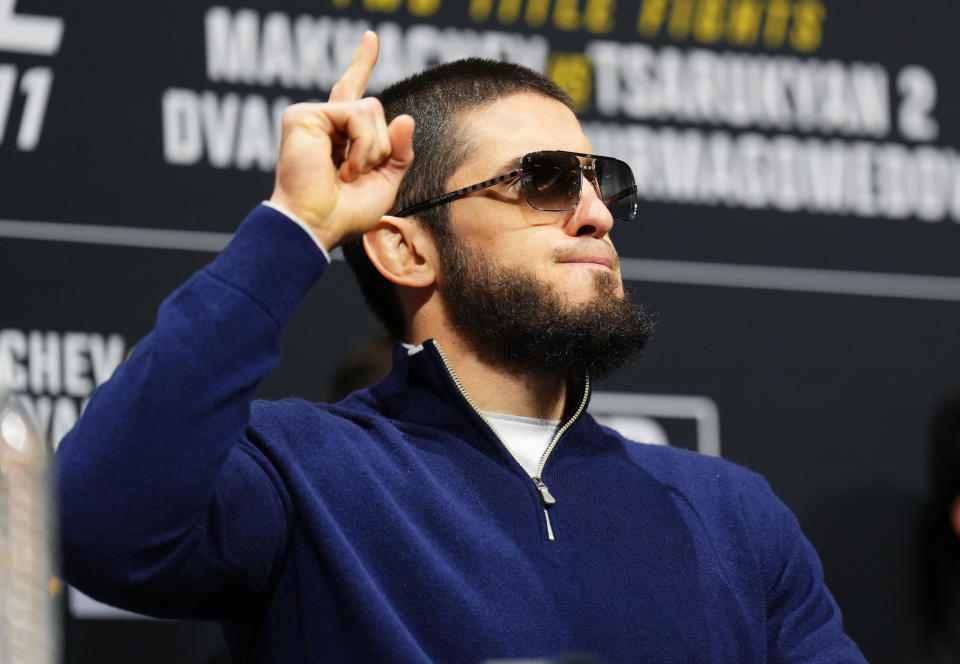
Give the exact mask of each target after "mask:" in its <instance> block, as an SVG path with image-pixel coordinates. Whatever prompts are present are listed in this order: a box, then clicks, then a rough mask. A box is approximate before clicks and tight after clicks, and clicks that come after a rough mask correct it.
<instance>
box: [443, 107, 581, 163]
mask: <svg viewBox="0 0 960 664" xmlns="http://www.w3.org/2000/svg"><path fill="white" fill-rule="evenodd" d="M458 124H459V125H460V130H461V131H462V132H464V134H465V136H464V138H465V139H466V140H468V141H470V143H472V145H473V148H474V149H473V150H471V155H470V158H468V159H467V160H466V161H465V162H464V163H463V165H462V166H463V170H470V171H477V170H480V171H482V172H483V173H484V174H487V175H486V176H487V177H492V176H493V175H499V174H502V173H507V172H510V171H512V170H516V169H517V168H519V167H520V160H521V159H522V157H523V155H525V154H527V153H529V152H536V151H538V150H569V151H571V152H590V151H591V149H590V142H589V141H588V140H587V138H586V136H584V134H583V130H582V129H581V127H580V122H579V121H578V120H577V118H576V116H575V115H574V114H573V112H572V111H571V110H570V109H569V108H567V106H565V105H564V104H563V103H561V102H560V101H557V100H556V99H553V98H552V97H547V96H545V95H542V94H539V93H528V92H522V93H517V94H513V95H509V96H507V97H503V98H501V99H498V100H497V101H495V102H492V103H490V104H486V105H484V106H482V107H480V108H474V109H471V110H470V111H468V112H466V113H464V114H463V116H462V117H461V118H460V122H459V123H458Z"/></svg>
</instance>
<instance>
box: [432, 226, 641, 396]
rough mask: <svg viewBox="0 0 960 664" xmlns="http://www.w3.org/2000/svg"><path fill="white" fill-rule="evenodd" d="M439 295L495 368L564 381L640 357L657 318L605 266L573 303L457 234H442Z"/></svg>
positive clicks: (596, 374) (605, 371)
mask: <svg viewBox="0 0 960 664" xmlns="http://www.w3.org/2000/svg"><path fill="white" fill-rule="evenodd" d="M440 265H441V269H442V270H443V279H442V280H441V283H440V286H439V288H440V294H441V295H442V296H443V299H444V302H445V303H446V306H447V310H448V313H449V315H450V318H451V322H452V323H453V325H454V327H455V328H456V329H457V330H458V331H459V332H460V333H461V334H463V335H464V336H465V337H466V338H467V339H468V340H469V341H470V342H471V344H472V345H473V347H474V350H475V351H476V352H477V353H478V355H479V356H480V357H481V358H482V359H484V360H485V361H487V362H489V363H490V364H492V365H494V366H500V367H502V368H504V369H506V370H512V371H520V372H524V373H527V372H529V373H538V374H553V375H561V376H563V377H564V378H567V379H582V378H583V376H584V374H589V375H590V376H591V377H592V378H604V377H606V376H609V375H610V374H611V373H612V372H614V371H616V370H618V369H621V368H623V367H624V366H626V365H628V364H629V363H630V362H632V361H633V360H634V359H636V358H638V357H639V356H640V355H641V354H642V352H643V349H644V347H645V346H646V344H647V341H648V340H649V339H650V337H651V336H652V334H653V328H654V319H653V317H652V316H651V315H650V314H649V313H648V312H647V311H646V310H645V309H644V308H643V307H642V306H640V305H637V304H634V303H633V302H631V301H630V298H629V297H628V296H627V295H626V294H624V295H623V296H620V295H619V294H618V293H617V286H618V282H617V279H616V277H615V276H614V275H613V274H611V273H609V272H598V273H597V275H596V287H597V294H596V296H594V297H593V299H591V300H590V301H588V302H584V303H582V304H576V305H571V304H569V303H567V302H565V301H564V299H563V297H562V295H561V294H560V293H558V292H557V290H556V289H555V288H554V287H552V286H551V285H550V284H549V283H547V282H545V281H543V280H541V279H539V278H537V277H536V276H535V275H533V274H532V273H531V272H529V271H527V270H524V269H521V268H510V267H506V266H504V265H501V264H499V263H497V262H496V261H495V260H494V259H492V258H491V257H490V256H488V255H487V254H486V253H484V252H483V250H481V249H480V248H479V247H477V246H476V245H472V244H468V242H467V241H466V240H464V239H463V238H462V237H460V236H459V235H458V234H457V233H454V232H451V233H449V234H448V236H447V237H445V238H444V246H443V247H442V251H441V255H440Z"/></svg>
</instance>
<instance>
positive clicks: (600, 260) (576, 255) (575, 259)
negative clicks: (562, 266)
mask: <svg viewBox="0 0 960 664" xmlns="http://www.w3.org/2000/svg"><path fill="white" fill-rule="evenodd" d="M555 257H556V260H557V262H558V263H587V264H594V265H601V266H603V267H605V268H607V269H610V270H613V269H615V268H616V267H617V266H618V265H619V264H620V257H619V256H617V254H616V252H615V251H613V249H603V248H599V247H590V248H573V249H567V250H560V251H558V252H555Z"/></svg>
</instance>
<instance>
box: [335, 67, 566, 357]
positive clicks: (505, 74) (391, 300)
mask: <svg viewBox="0 0 960 664" xmlns="http://www.w3.org/2000/svg"><path fill="white" fill-rule="evenodd" d="M523 92H531V93H535V94H541V95H544V96H546V97H549V98H551V99H555V100H557V101H559V102H560V103H562V104H564V105H565V106H566V107H567V108H569V109H570V110H571V111H572V110H573V101H572V100H571V99H570V95H568V94H567V93H566V92H565V91H564V90H563V88H561V87H560V86H558V85H557V84H556V83H554V82H553V81H551V80H550V79H549V78H547V77H546V76H544V75H543V74H540V73H537V72H535V71H533V70H532V69H528V68H527V67H523V66H521V65H518V64H513V63H509V62H499V61H496V60H484V59H480V58H467V59H464V60H457V61H455V62H448V63H446V64H442V65H439V66H437V67H434V68H432V69H428V70H426V71H424V72H421V73H419V74H415V75H414V76H411V77H410V78H406V79H404V80H402V81H399V82H398V83H394V84H393V85H391V86H389V87H388V88H386V89H385V90H384V91H383V92H382V93H381V94H380V102H381V103H382V104H383V109H384V113H385V115H386V118H387V122H389V121H390V120H392V119H393V118H395V117H397V116H398V115H402V114H407V115H411V116H413V119H414V120H415V121H416V130H415V131H414V135H413V149H414V153H415V157H414V161H413V165H412V166H411V167H410V170H409V171H408V172H407V174H406V176H404V178H403V182H401V183H400V188H399V190H398V191H397V198H396V200H395V201H394V204H393V207H392V208H391V209H390V212H393V213H395V212H398V211H400V210H402V209H403V208H405V207H409V206H411V205H414V204H416V203H419V202H420V201H423V200H426V199H428V198H432V197H434V196H439V195H440V194H443V193H445V192H444V187H445V186H446V183H447V180H448V178H449V176H450V174H451V173H453V171H455V170H456V169H457V168H459V167H460V165H462V164H463V162H464V161H466V160H467V159H468V158H469V157H470V156H471V154H472V153H473V150H474V148H475V146H474V145H473V144H472V143H471V142H470V140H469V137H466V136H464V134H463V132H461V131H460V122H461V117H462V114H463V113H464V112H466V111H469V110H473V109H477V108H480V107H482V106H485V105H487V104H491V103H493V102H495V101H497V100H499V99H502V98H504V97H508V96H510V95H514V94H518V93H523ZM449 217H450V213H449V208H448V207H447V206H446V205H440V206H438V207H435V208H432V209H430V210H425V211H423V212H420V213H419V214H417V216H416V219H417V221H419V222H420V223H421V224H423V225H424V226H425V227H426V228H427V229H429V230H430V232H431V233H433V236H434V237H435V238H436V240H437V244H438V245H439V246H440V247H441V250H442V247H443V245H444V241H445V239H446V234H447V232H448V228H447V222H448V220H449ZM343 253H344V256H345V257H346V259H347V263H348V264H349V265H350V267H351V268H352V269H353V272H354V274H355V275H356V277H357V281H358V282H359V284H360V289H361V291H363V295H364V297H365V298H366V300H367V304H368V305H369V306H370V309H371V310H372V311H373V313H374V315H375V316H376V317H377V319H378V320H379V321H380V322H381V323H382V324H383V326H384V327H385V328H386V330H387V333H388V334H389V335H390V337H391V338H393V339H394V340H401V339H403V338H404V336H405V335H406V332H407V331H406V322H405V320H404V315H403V309H402V307H401V306H400V299H399V297H398V296H397V291H396V287H395V286H394V284H393V283H391V282H390V281H389V280H387V279H386V278H385V277H384V276H383V275H381V274H380V272H378V271H377V269H376V268H375V267H374V266H373V264H372V263H371V262H370V259H369V258H368V257H367V254H366V251H364V248H363V243H362V240H361V239H359V238H358V239H356V240H353V241H351V242H349V243H347V244H346V245H344V247H343Z"/></svg>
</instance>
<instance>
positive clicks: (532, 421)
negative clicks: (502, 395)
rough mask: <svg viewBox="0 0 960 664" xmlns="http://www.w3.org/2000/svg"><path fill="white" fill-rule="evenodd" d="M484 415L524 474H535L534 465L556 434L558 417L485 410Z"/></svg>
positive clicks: (534, 475) (537, 463)
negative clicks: (506, 413) (544, 418)
mask: <svg viewBox="0 0 960 664" xmlns="http://www.w3.org/2000/svg"><path fill="white" fill-rule="evenodd" d="M483 416H484V417H486V418H487V420H489V422H490V424H491V425H492V426H493V428H494V429H495V430H496V432H497V433H498V434H499V435H500V438H502V439H503V442H504V443H505V444H506V446H507V449H509V450H510V451H511V452H512V453H513V456H514V457H515V458H516V459H517V461H518V462H519V463H520V465H521V466H523V469H524V470H525V471H527V474H528V475H530V477H536V476H537V475H538V472H537V466H539V465H540V459H541V458H543V454H544V452H546V451H547V448H548V447H549V446H550V442H551V441H552V440H553V437H554V436H555V435H556V434H557V429H559V428H560V420H542V419H539V418H536V417H522V416H520V415H504V414H503V413H489V412H487V411H483Z"/></svg>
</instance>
